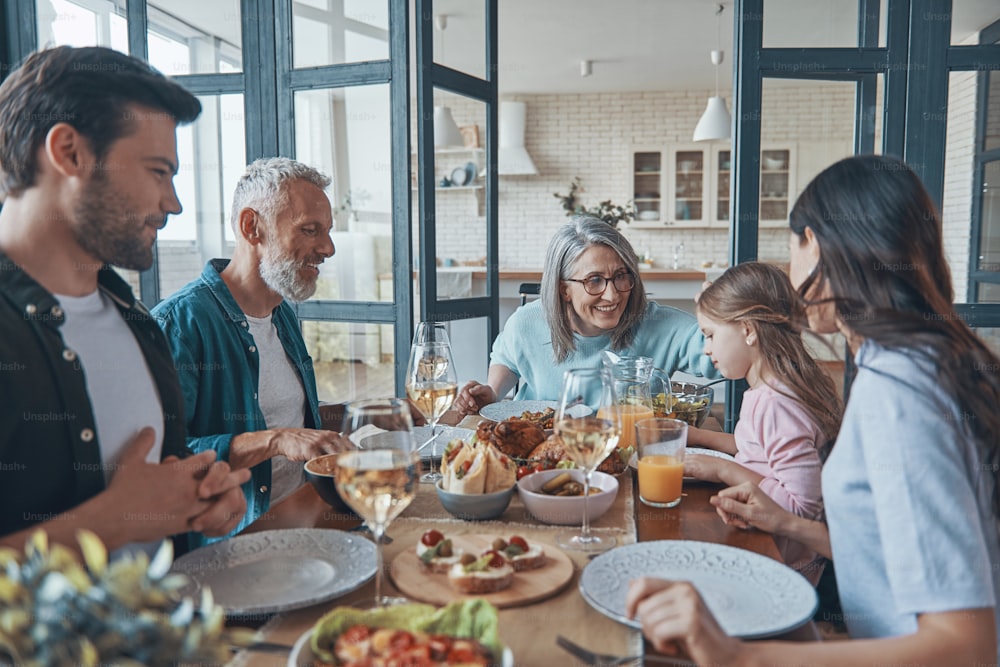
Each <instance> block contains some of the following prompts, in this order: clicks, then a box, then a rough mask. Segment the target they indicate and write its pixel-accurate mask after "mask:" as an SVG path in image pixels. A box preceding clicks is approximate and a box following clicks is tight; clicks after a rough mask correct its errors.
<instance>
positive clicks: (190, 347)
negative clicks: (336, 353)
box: [152, 259, 320, 548]
mask: <svg viewBox="0 0 1000 667" xmlns="http://www.w3.org/2000/svg"><path fill="white" fill-rule="evenodd" d="M228 264H229V260H228V259H213V260H211V261H209V262H208V264H206V265H205V269H204V271H202V273H201V276H200V277H199V278H197V279H196V280H193V281H192V282H190V283H188V284H187V285H185V286H184V287H182V288H181V289H180V290H179V291H177V292H176V293H175V294H174V295H172V296H171V297H170V298H168V299H166V300H165V301H162V302H160V303H159V304H158V305H157V306H156V307H155V308H153V311H152V313H153V317H155V318H156V320H157V321H158V322H159V323H160V326H161V327H163V331H164V333H165V334H166V336H167V344H168V345H169V346H170V349H171V351H172V352H173V355H174V362H175V364H176V367H177V374H178V376H179V377H180V382H181V389H182V390H183V392H184V414H185V415H186V417H187V421H186V426H187V445H188V448H189V449H191V450H192V451H193V452H202V451H205V450H206V449H212V450H215V451H216V452H217V453H218V456H219V458H220V459H222V460H225V461H228V460H229V446H230V444H231V443H232V439H233V436H234V435H238V434H240V433H250V432H253V431H262V430H265V429H266V428H267V424H266V422H265V421H264V414H263V413H262V412H261V409H260V403H259V401H258V400H257V390H258V376H259V374H260V357H259V355H258V353H257V347H256V345H255V344H254V339H253V336H252V335H250V326H249V323H248V322H247V318H246V315H245V314H244V313H243V311H242V310H240V307H239V306H238V305H237V303H236V299H234V298H233V295H232V294H231V293H230V291H229V288H228V287H227V286H226V283H225V282H224V281H223V280H222V276H221V275H219V274H220V273H221V272H222V270H223V269H225V268H226V266H227V265H228ZM271 321H272V322H273V323H274V326H275V329H276V330H277V332H278V339H279V340H280V341H281V346H282V347H283V348H284V349H285V354H287V355H288V358H289V359H290V360H291V362H292V364H293V365H294V366H295V368H296V370H297V371H298V373H299V376H300V378H301V380H302V388H303V390H304V391H305V395H306V402H307V403H308V404H309V405H308V409H307V410H306V411H305V414H306V423H305V427H306V428H319V425H320V419H319V399H318V397H317V395H316V376H315V374H314V373H313V365H312V359H311V358H310V357H309V353H308V352H307V351H306V345H305V341H303V339H302V332H301V330H300V329H299V321H298V318H297V317H296V316H295V311H294V310H293V308H292V307H291V306H290V305H289V304H287V303H285V302H284V301H283V302H281V304H280V305H279V306H278V307H277V308H275V309H274V310H273V311H272V313H271ZM250 472H251V475H252V476H251V478H250V481H249V482H247V483H246V484H244V485H243V492H244V495H245V496H246V500H247V513H246V515H245V516H244V517H243V520H242V521H241V522H240V523H239V525H238V526H237V527H236V528H235V529H234V530H233V532H232V533H230V535H229V536H232V535H235V534H236V533H239V532H240V531H241V530H243V529H244V528H246V527H247V526H248V525H249V524H251V523H252V522H254V521H255V520H256V519H257V518H259V517H260V516H261V515H262V514H264V512H266V511H267V510H268V507H269V506H270V498H271V460H270V459H267V460H265V461H263V462H261V463H258V464H257V465H255V466H254V467H253V468H251V469H250ZM229 536H227V537H229ZM191 539H192V544H191V546H192V548H193V547H195V546H199V545H201V544H207V543H210V542H213V541H216V540H218V539H224V538H205V537H204V536H203V535H201V534H192V535H191Z"/></svg>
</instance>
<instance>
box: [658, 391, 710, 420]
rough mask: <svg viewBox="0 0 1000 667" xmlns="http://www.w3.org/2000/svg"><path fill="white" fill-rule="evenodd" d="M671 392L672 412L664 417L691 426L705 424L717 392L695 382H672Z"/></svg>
mask: <svg viewBox="0 0 1000 667" xmlns="http://www.w3.org/2000/svg"><path fill="white" fill-rule="evenodd" d="M670 392H671V394H670V397H669V401H670V412H669V413H668V414H666V415H663V416H665V417H671V418H673V419H681V420H683V421H686V422H687V423H688V425H690V426H701V425H702V424H704V423H705V419H707V418H708V413H709V411H711V409H712V404H713V403H714V402H715V392H714V391H713V390H712V388H711V387H707V386H704V385H700V384H695V383H693V382H671V383H670ZM657 416H659V415H657Z"/></svg>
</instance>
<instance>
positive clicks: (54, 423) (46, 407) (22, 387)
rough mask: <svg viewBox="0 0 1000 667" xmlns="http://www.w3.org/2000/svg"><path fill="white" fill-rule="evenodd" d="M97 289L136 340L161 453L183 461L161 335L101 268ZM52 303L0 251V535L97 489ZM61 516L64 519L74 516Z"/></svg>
mask: <svg viewBox="0 0 1000 667" xmlns="http://www.w3.org/2000/svg"><path fill="white" fill-rule="evenodd" d="M98 284H99V287H100V289H101V290H103V291H104V293H105V294H106V295H107V296H108V297H109V298H111V300H112V301H113V302H114V303H115V305H116V306H117V307H118V310H119V312H120V313H121V316H122V319H123V320H125V322H126V324H128V327H129V329H130V330H131V331H132V334H133V335H134V336H135V339H136V341H137V342H138V343H139V348H140V349H141V350H142V354H143V356H144V357H145V359H146V364H147V366H148V367H149V372H150V375H151V376H152V377H153V380H154V382H155V384H156V388H157V391H158V392H159V395H160V404H161V405H162V406H163V454H162V455H163V456H164V457H166V456H170V455H174V456H179V457H183V456H185V455H186V454H187V449H186V447H185V445H184V413H183V410H184V399H183V396H182V395H181V389H180V384H179V383H178V381H177V372H176V371H175V369H174V361H173V358H172V357H171V356H170V350H169V348H168V347H167V343H166V340H165V339H164V337H163V332H162V331H161V330H160V327H159V326H158V325H157V324H156V322H155V321H154V320H153V319H152V318H151V317H150V315H149V311H147V310H146V308H145V306H143V305H142V303H140V302H139V301H137V300H136V299H135V297H134V296H133V294H132V290H131V288H129V286H128V284H127V283H126V282H125V281H124V280H122V279H121V277H119V276H118V274H117V273H115V271H114V270H112V269H110V268H108V267H104V268H102V269H101V270H100V273H99V274H98ZM63 321H64V315H63V311H62V308H61V307H60V306H59V302H58V301H57V300H56V298H55V297H54V296H52V294H50V293H49V292H48V291H46V289H45V288H44V287H42V286H41V285H39V284H38V283H37V282H36V281H35V280H34V279H33V278H32V277H31V276H29V275H28V274H27V273H25V272H24V271H23V270H22V269H21V267H20V266H18V265H16V264H15V263H14V262H13V261H12V260H11V259H10V258H9V257H7V255H6V254H4V253H2V252H0V535H7V534H9V533H13V532H16V531H19V530H23V529H25V528H28V527H30V526H32V525H34V524H36V523H40V522H42V521H47V520H49V519H52V518H54V517H55V516H56V515H58V514H60V513H63V512H67V511H68V510H70V509H72V508H73V507H76V506H77V505H79V504H81V503H83V502H84V501H86V500H88V499H90V498H92V497H93V496H95V495H97V494H98V493H100V492H101V491H103V490H104V488H105V484H104V473H103V472H102V470H103V468H102V464H101V452H100V445H99V443H98V441H97V429H96V427H95V420H94V415H93V410H92V407H91V403H90V398H89V396H88V394H87V385H86V381H85V378H84V372H83V368H82V366H81V364H80V363H79V362H77V359H76V354H75V353H74V352H73V350H71V349H70V348H68V347H66V345H65V343H64V342H63V338H62V335H61V334H60V332H59V327H60V326H62V323H63ZM67 518H69V519H70V520H72V514H70V515H69V516H68V517H67Z"/></svg>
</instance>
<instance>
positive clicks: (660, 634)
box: [627, 156, 1000, 665]
mask: <svg viewBox="0 0 1000 667" xmlns="http://www.w3.org/2000/svg"><path fill="white" fill-rule="evenodd" d="M789 247H790V252H791V268H790V277H791V280H792V283H793V284H794V285H796V286H797V287H798V290H799V294H800V295H801V296H802V297H803V298H804V299H805V301H806V303H807V305H808V315H809V322H810V327H811V328H812V329H813V330H815V331H817V332H823V333H828V332H834V331H840V332H841V333H843V334H844V336H845V337H846V338H847V341H848V345H849V346H850V348H851V350H852V352H853V353H854V356H855V362H856V364H857V367H858V374H857V377H856V379H855V381H854V384H853V386H852V389H851V395H850V399H849V401H848V403H847V407H846V410H845V413H844V418H843V422H842V425H841V428H840V433H839V436H838V438H837V443H836V446H835V447H834V448H833V451H832V453H831V454H830V457H829V458H828V459H827V462H826V465H825V466H824V468H823V495H824V503H825V507H826V519H827V521H826V524H825V525H824V524H823V523H821V522H817V521H809V520H807V519H803V518H802V517H791V516H789V515H787V513H785V512H784V511H783V510H781V509H780V508H778V507H777V506H775V505H774V504H773V502H770V501H769V499H767V498H766V496H764V495H763V494H762V493H760V492H759V491H757V490H755V489H753V488H751V486H750V485H741V486H740V487H734V488H732V489H727V490H726V491H725V492H723V493H722V494H720V496H722V497H720V498H717V499H715V501H714V502H715V504H716V505H717V506H718V507H719V509H720V511H721V513H723V514H726V515H729V514H733V515H735V516H736V517H737V518H735V519H731V520H732V521H734V522H740V523H744V524H746V525H755V526H759V527H763V528H766V529H769V530H773V531H774V532H777V533H779V534H783V535H787V536H789V537H792V538H795V539H799V540H801V541H803V542H804V543H806V544H807V545H810V546H812V547H813V548H815V549H816V550H817V551H818V552H820V553H827V554H831V553H832V556H833V561H834V564H835V565H836V575H837V584H838V588H839V592H840V598H841V603H842V605H843V609H844V618H845V621H846V624H847V627H848V631H849V633H850V635H851V637H852V639H858V640H864V641H856V642H854V641H852V642H829V643H823V644H779V643H766V642H761V643H754V644H744V643H741V642H739V641H738V640H735V639H733V638H730V637H727V636H726V635H725V634H724V633H723V632H722V631H721V629H720V628H719V626H718V624H717V623H716V622H715V619H714V618H713V617H712V615H711V613H710V612H709V611H708V610H707V608H706V607H705V605H704V603H703V601H702V600H701V598H700V596H699V595H698V593H697V591H695V590H694V588H693V587H691V585H690V584H687V583H677V582H665V581H661V580H653V579H644V580H640V581H636V582H633V584H632V586H631V588H630V590H629V594H628V602H627V607H628V610H629V613H630V614H631V615H633V616H634V617H636V618H638V619H639V620H640V621H641V622H642V626H643V632H644V633H645V634H646V636H647V637H648V638H649V639H650V641H652V642H653V644H654V645H655V646H656V647H657V648H658V649H660V650H665V651H667V652H673V651H675V650H676V649H677V647H678V646H680V648H681V649H682V650H683V651H685V652H686V653H688V654H689V655H691V656H692V657H693V658H694V659H695V660H696V662H698V663H699V664H701V663H714V664H756V663H758V662H759V663H762V664H763V663H766V664H773V663H777V662H781V663H787V664H803V663H810V664H845V665H847V664H850V665H856V664H859V663H862V662H863V663H865V664H869V663H872V662H881V663H893V664H905V663H914V664H917V663H919V664H946V665H958V664H996V661H997V614H996V606H997V599H998V596H1000V536H998V520H997V519H998V515H1000V498H998V492H1000V491H998V474H997V471H998V467H1000V465H998V464H1000V410H998V406H1000V359H998V358H997V356H996V355H995V354H994V353H992V352H991V351H990V350H989V349H987V347H986V346H985V345H984V344H983V342H982V341H981V340H980V339H979V338H978V337H977V336H976V335H975V334H974V333H973V332H972V331H971V329H969V327H968V325H966V323H965V322H964V321H963V320H962V318H961V317H960V316H959V315H958V313H957V312H956V311H955V309H954V306H953V305H952V302H953V290H952V284H951V277H950V273H949V270H948V265H947V262H946V261H945V258H944V247H943V243H942V236H941V223H940V220H939V218H938V216H937V213H936V211H935V207H934V204H933V202H932V201H931V199H930V197H929V195H928V194H927V192H926V190H925V189H924V187H923V185H922V184H921V182H920V180H919V178H918V177H917V176H916V174H914V173H913V171H912V170H911V169H910V168H909V167H907V166H906V165H905V164H904V163H903V162H901V161H899V160H897V159H895V158H891V157H885V156H857V157H853V158H848V159H846V160H842V161H840V162H838V163H836V164H834V165H833V166H831V167H829V168H828V169H826V170H825V171H824V172H823V173H821V174H820V175H819V176H817V177H816V178H815V179H814V180H813V181H812V183H810V184H809V186H808V187H807V188H806V189H805V191H804V192H803V193H802V195H801V196H800V197H799V199H798V201H797V202H796V205H795V208H794V209H793V210H792V214H791V236H790V240H789ZM827 529H828V530H827Z"/></svg>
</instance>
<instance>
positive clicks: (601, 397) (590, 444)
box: [554, 368, 622, 553]
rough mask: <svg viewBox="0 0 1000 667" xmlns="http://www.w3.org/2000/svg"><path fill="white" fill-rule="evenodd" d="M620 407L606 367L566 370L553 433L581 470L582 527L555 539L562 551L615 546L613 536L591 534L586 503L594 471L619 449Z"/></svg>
mask: <svg viewBox="0 0 1000 667" xmlns="http://www.w3.org/2000/svg"><path fill="white" fill-rule="evenodd" d="M619 408H620V406H619V405H618V401H617V400H616V398H615V387H614V381H613V379H612V377H611V373H610V372H609V371H608V369H607V368H594V369H589V368H588V369H574V370H570V371H566V374H565V376H564V377H563V390H562V396H561V397H560V399H559V407H558V409H557V410H556V416H555V422H554V430H555V432H556V433H558V434H559V437H561V438H562V441H563V444H564V445H565V447H566V454H567V456H569V458H570V459H572V460H573V462H574V463H576V464H577V465H578V466H579V467H580V468H582V469H583V527H582V529H581V530H580V532H579V533H576V532H569V533H560V534H559V535H557V536H556V540H557V541H558V543H559V546H561V547H563V548H564V549H570V550H573V551H584V552H589V553H597V552H601V551H607V550H608V549H610V548H611V547H613V546H614V545H615V542H616V539H615V537H614V536H603V537H602V536H600V535H594V534H593V533H591V532H590V515H589V514H588V512H587V501H588V499H589V496H590V480H591V477H592V476H593V474H594V469H595V468H596V467H597V466H599V465H600V464H601V462H602V461H603V460H604V459H605V458H607V457H608V455H609V454H610V453H611V452H613V451H614V450H615V447H617V446H618V439H619V438H620V437H621V431H622V418H621V412H620V409H619Z"/></svg>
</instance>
